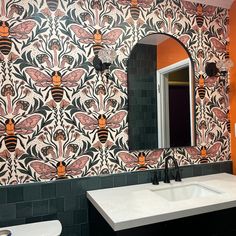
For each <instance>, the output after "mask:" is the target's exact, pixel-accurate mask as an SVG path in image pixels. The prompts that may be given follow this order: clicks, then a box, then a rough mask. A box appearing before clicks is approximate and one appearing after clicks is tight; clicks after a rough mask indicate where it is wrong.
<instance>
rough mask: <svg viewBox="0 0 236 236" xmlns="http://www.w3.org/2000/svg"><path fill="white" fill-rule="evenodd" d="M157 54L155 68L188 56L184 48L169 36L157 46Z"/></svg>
mask: <svg viewBox="0 0 236 236" xmlns="http://www.w3.org/2000/svg"><path fill="white" fill-rule="evenodd" d="M157 55H158V59H157V69H161V68H164V67H166V66H169V65H171V64H174V63H176V62H178V61H182V60H184V59H186V58H188V54H187V52H186V51H185V49H184V48H183V47H182V45H180V43H179V42H178V41H176V40H175V39H173V38H169V39H167V40H165V41H164V42H163V43H160V44H159V45H158V46H157Z"/></svg>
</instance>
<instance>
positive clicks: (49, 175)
mask: <svg viewBox="0 0 236 236" xmlns="http://www.w3.org/2000/svg"><path fill="white" fill-rule="evenodd" d="M88 161H89V156H87V155H84V156H81V157H79V158H78V159H77V160H75V161H73V162H71V163H70V164H66V162H65V161H59V162H56V163H53V164H52V165H49V164H46V163H43V162H40V161H33V162H32V163H31V164H30V166H31V167H32V168H33V169H34V170H35V171H36V173H37V174H39V177H40V179H65V178H68V176H76V175H79V174H81V173H82V169H83V168H84V167H85V165H86V164H87V162H88Z"/></svg>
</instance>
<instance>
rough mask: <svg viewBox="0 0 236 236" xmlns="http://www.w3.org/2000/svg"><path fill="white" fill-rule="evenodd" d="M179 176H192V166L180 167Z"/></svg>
mask: <svg viewBox="0 0 236 236" xmlns="http://www.w3.org/2000/svg"><path fill="white" fill-rule="evenodd" d="M180 176H181V178H188V177H193V167H192V166H183V167H180Z"/></svg>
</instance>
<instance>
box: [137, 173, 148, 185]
mask: <svg viewBox="0 0 236 236" xmlns="http://www.w3.org/2000/svg"><path fill="white" fill-rule="evenodd" d="M148 182H149V175H148V171H139V172H138V183H139V184H144V183H148Z"/></svg>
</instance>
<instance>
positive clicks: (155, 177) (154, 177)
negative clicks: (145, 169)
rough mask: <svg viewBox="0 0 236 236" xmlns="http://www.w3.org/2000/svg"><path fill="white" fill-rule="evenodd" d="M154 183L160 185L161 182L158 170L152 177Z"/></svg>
mask: <svg viewBox="0 0 236 236" xmlns="http://www.w3.org/2000/svg"><path fill="white" fill-rule="evenodd" d="M152 184H154V185H158V184H159V181H158V177H157V172H156V171H155V172H154V176H153V178H152Z"/></svg>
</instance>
